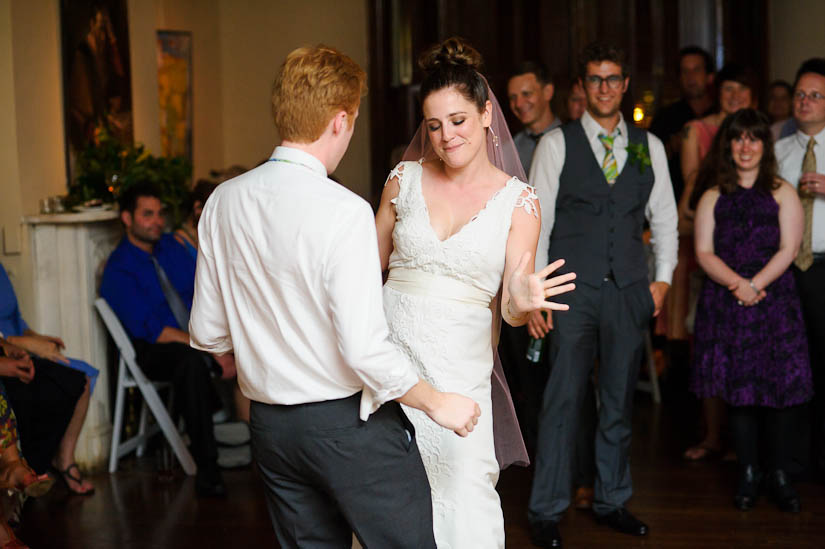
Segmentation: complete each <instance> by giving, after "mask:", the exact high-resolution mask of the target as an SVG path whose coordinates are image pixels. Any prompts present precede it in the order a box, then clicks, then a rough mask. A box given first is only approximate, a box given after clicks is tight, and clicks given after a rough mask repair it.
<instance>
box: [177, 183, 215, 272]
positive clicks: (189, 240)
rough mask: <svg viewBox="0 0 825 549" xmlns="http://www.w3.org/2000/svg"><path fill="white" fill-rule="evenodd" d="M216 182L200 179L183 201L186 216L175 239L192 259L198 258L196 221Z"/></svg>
mask: <svg viewBox="0 0 825 549" xmlns="http://www.w3.org/2000/svg"><path fill="white" fill-rule="evenodd" d="M217 186H218V183H215V182H214V181H210V180H208V179H200V180H198V182H197V183H196V184H195V187H194V188H193V189H192V191H191V192H190V193H189V196H188V197H187V199H186V202H185V203H184V207H183V211H184V213H185V214H186V218H185V219H184V220H183V224H182V225H181V226H180V227H179V228H178V229H177V230H176V231H175V240H177V241H178V242H179V243H180V244H181V246H183V247H184V248H186V251H187V252H189V255H191V256H192V259H194V260H197V258H198V221H199V220H200V218H201V212H202V211H203V207H204V205H205V204H206V199H207V198H209V195H211V194H212V192H213V191H214V190H215V189H216V188H217Z"/></svg>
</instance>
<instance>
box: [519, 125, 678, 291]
mask: <svg viewBox="0 0 825 549" xmlns="http://www.w3.org/2000/svg"><path fill="white" fill-rule="evenodd" d="M581 123H582V127H583V128H584V133H585V135H586V136H587V141H588V142H589V143H590V148H591V149H592V150H593V156H594V157H595V158H596V161H597V162H598V164H599V166H601V165H602V160H604V154H605V149H604V145H603V144H602V142H601V140H600V139H599V134H602V133H605V134H606V133H607V132H606V131H605V130H604V128H602V127H601V126H600V125H599V123H598V122H596V120H595V119H594V118H593V116H591V114H590V113H589V112H588V111H585V112H584V114H583V115H582V117H581ZM617 130H618V131H617ZM613 135H614V136H615V140H614V141H613V156H614V157H615V158H616V167H617V168H618V170H619V173H621V172H622V170H623V169H624V166H625V163H626V162H627V135H628V134H627V122H625V119H624V116H622V115H621V114H619V123H618V124H617V126H616V129H614V133H613ZM647 139H648V141H647V142H648V145H649V150H650V161H651V168H652V169H653V174H654V176H655V180H654V182H653V189H652V190H651V191H650V197H649V198H648V200H647V204H646V206H645V217H646V218H647V220H648V223H650V232H651V239H650V242H651V244H652V246H653V255H654V257H655V260H656V274H655V278H654V280H655V281H659V282H667V283H668V284H670V282H671V279H672V278H673V269H675V268H676V263H677V261H678V249H679V234H678V232H677V230H676V225H677V221H678V214H677V211H676V201H675V199H674V197H673V184H672V183H671V182H670V171H669V170H668V166H667V154H666V153H665V147H664V145H662V142H661V141H660V140H659V138H658V137H656V136H655V135H653V134H652V133H650V132H648V134H647ZM565 157H566V150H565V142H564V134H563V133H562V131H561V129H560V128H556V129H555V130H552V131H551V132H549V133H548V134H546V135H545V136H544V137H542V138H541V141H539V144H538V146H537V147H536V152H535V154H534V155H533V164H532V167H531V168H530V177H529V178H528V179H529V180H530V184H531V185H533V186H534V187H535V188H536V194H537V195H538V197H539V203H540V204H541V234H540V236H539V245H538V249H537V250H536V270H537V271H538V270H539V269H543V268H544V266H545V265H546V264H547V252H548V248H549V247H550V235H551V234H552V232H553V224H554V221H555V217H556V197H557V196H558V192H559V177H560V176H561V170H562V168H563V167H564V160H565Z"/></svg>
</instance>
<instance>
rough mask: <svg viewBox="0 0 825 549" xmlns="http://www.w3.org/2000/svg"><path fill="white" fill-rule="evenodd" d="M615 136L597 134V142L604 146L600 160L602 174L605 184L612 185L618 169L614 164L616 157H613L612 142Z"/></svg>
mask: <svg viewBox="0 0 825 549" xmlns="http://www.w3.org/2000/svg"><path fill="white" fill-rule="evenodd" d="M614 139H616V136H613V137H610V136H607V135H605V134H603V133H600V134H599V141H601V142H602V145H604V160H602V172H604V178H605V179H607V183H608V184H610V185H612V184H613V183H615V182H616V178H617V177H619V167H618V165H617V164H616V157H615V156H613V140H614Z"/></svg>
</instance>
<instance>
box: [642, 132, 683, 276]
mask: <svg viewBox="0 0 825 549" xmlns="http://www.w3.org/2000/svg"><path fill="white" fill-rule="evenodd" d="M648 144H649V148H650V160H651V164H652V167H653V175H654V177H655V179H654V182H653V189H652V190H651V191H650V197H649V198H648V201H647V207H646V208H645V217H647V220H648V222H649V223H650V235H651V237H650V243H651V245H652V246H653V255H654V257H655V259H656V278H655V281H656V282H667V283H668V284H670V283H671V280H672V278H673V270H674V269H675V268H676V262H677V261H678V252H679V233H678V228H677V223H678V220H679V216H678V214H677V210H676V199H675V198H674V196H673V184H672V183H671V181H670V171H669V169H668V164H667V155H666V154H665V147H664V145H662V142H661V140H659V138H658V137H656V136H655V135H652V134H648Z"/></svg>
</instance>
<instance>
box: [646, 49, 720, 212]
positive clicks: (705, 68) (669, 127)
mask: <svg viewBox="0 0 825 549" xmlns="http://www.w3.org/2000/svg"><path fill="white" fill-rule="evenodd" d="M677 69H678V71H679V89H680V90H681V93H682V97H681V99H679V100H678V101H676V102H675V103H671V104H670V105H667V106H665V107H663V108H662V109H660V110H659V111H658V112H657V113H656V115H655V116H654V117H653V121H652V122H651V123H650V133H652V134H654V135H655V136H656V137H658V138H659V139H661V140H662V142H663V143H664V144H665V150H666V151H667V157H668V164H669V169H670V178H671V181H672V183H673V194H674V195H675V196H676V199H677V200H678V199H679V197H680V196H681V195H682V191H683V189H684V181H683V180H682V172H681V169H680V168H681V159H680V154H681V151H682V128H683V127H684V126H685V124H686V123H687V122H688V121H689V120H693V119H695V118H702V117H703V116H707V115H708V114H710V113H711V112H713V110H714V105H715V102H716V101H715V97H714V94H713V83H714V73H715V72H716V63H714V61H713V57H711V55H710V54H709V53H708V52H707V51H705V50H703V49H702V48H700V47H698V46H688V47H685V48H682V49H681V50H679V65H678V67H677Z"/></svg>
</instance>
